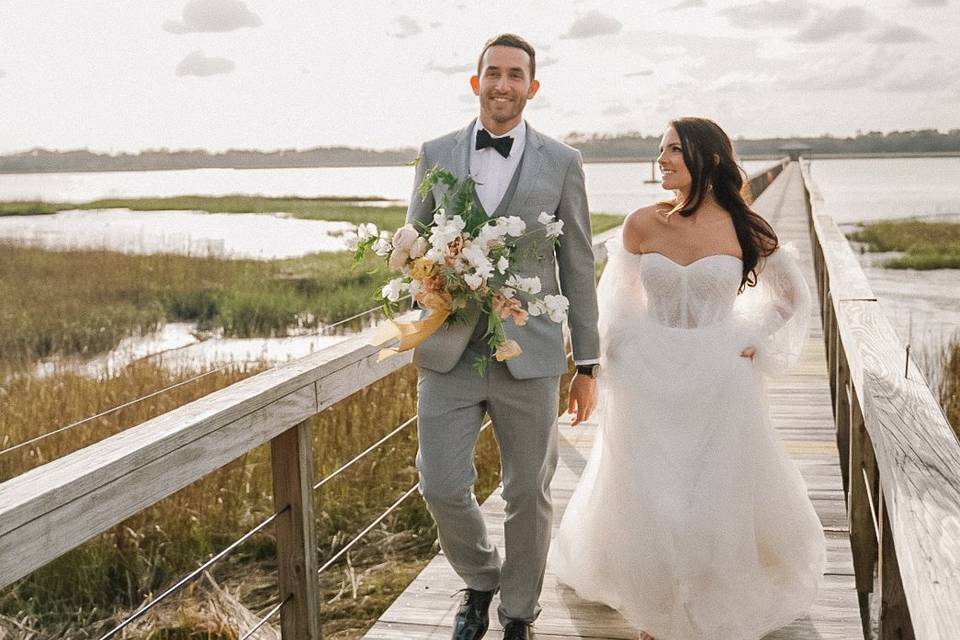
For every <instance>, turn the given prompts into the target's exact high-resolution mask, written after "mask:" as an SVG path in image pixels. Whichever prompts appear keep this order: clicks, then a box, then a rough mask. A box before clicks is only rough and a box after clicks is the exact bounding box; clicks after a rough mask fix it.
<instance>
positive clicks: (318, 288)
mask: <svg viewBox="0 0 960 640" xmlns="http://www.w3.org/2000/svg"><path fill="white" fill-rule="evenodd" d="M351 264H352V256H351V255H350V254H348V253H346V252H343V253H326V254H310V255H307V256H303V257H301V258H291V259H287V260H276V261H270V262H263V261H255V260H222V259H218V258H213V257H190V256H178V255H171V254H161V255H147V256H140V255H127V254H122V253H116V252H111V251H48V250H45V249H37V248H32V247H23V246H18V245H10V244H7V245H3V246H2V250H0V329H2V330H0V373H2V372H3V370H11V369H16V368H18V367H21V368H22V367H23V366H26V365H28V364H29V363H32V362H34V361H36V360H39V359H42V358H49V357H52V356H64V355H81V356H92V355H94V354H97V353H101V352H105V351H108V350H110V349H112V348H114V347H115V346H116V345H117V344H118V343H119V342H120V340H122V339H123V338H124V337H126V336H128V335H137V334H142V333H146V332H149V331H153V330H155V329H156V328H158V327H159V326H160V325H161V324H162V323H163V322H168V321H183V322H196V323H198V325H199V329H201V330H215V329H220V330H223V332H224V334H225V335H228V336H236V337H256V336H276V335H286V334H287V332H288V330H289V329H291V328H301V329H302V328H307V329H313V328H318V327H320V326H321V324H323V323H328V322H332V321H335V320H338V319H341V318H344V317H348V316H350V315H353V314H356V313H359V312H360V311H364V310H366V309H370V308H372V307H374V306H376V303H375V294H376V292H377V291H378V290H379V288H380V286H381V284H382V281H383V280H384V275H383V274H382V273H378V272H376V271H375V269H376V267H377V265H376V263H375V262H374V261H373V260H371V261H369V262H368V263H366V264H365V265H362V266H361V267H360V268H356V269H354V268H352V267H351Z"/></svg>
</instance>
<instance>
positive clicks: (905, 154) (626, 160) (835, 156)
mask: <svg viewBox="0 0 960 640" xmlns="http://www.w3.org/2000/svg"><path fill="white" fill-rule="evenodd" d="M734 144H736V143H734ZM782 157H784V156H783V155H781V154H744V155H742V156H740V159H741V160H749V161H755V160H770V161H776V160H779V159H780V158H782ZM809 158H810V159H811V160H814V161H815V160H817V159H822V160H858V159H869V158H960V151H915V152H910V151H890V152H878V153H867V152H862V153H812V154H810V155H809ZM655 159H656V158H655V157H651V156H624V157H613V158H589V157H587V158H584V160H583V161H584V163H585V164H618V163H619V164H646V163H649V162H652V161H654V160H655ZM409 164H410V163H408V162H363V163H356V164H318V165H313V166H301V165H295V166H291V165H276V166H268V167H235V166H220V167H189V168H187V167H184V168H172V167H171V168H163V169H145V168H136V167H130V168H126V167H119V168H102V167H95V168H76V169H71V170H69V171H64V170H62V169H50V170H39V171H38V170H35V169H31V170H5V169H0V175H31V174H33V175H37V174H46V173H131V172H135V173H139V172H147V171H149V172H154V171H199V170H204V169H232V170H234V171H262V170H274V169H359V168H366V167H403V166H407V165H409Z"/></svg>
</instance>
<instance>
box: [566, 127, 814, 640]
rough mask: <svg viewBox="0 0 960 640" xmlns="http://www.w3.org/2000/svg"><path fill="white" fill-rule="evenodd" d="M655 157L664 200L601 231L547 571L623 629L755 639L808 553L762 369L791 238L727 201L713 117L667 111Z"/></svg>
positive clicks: (801, 314) (791, 324) (805, 507)
mask: <svg viewBox="0 0 960 640" xmlns="http://www.w3.org/2000/svg"><path fill="white" fill-rule="evenodd" d="M658 162H659V163H660V169H661V171H662V173H663V188H664V189H671V190H673V191H674V192H675V194H676V197H675V198H674V199H673V200H671V201H670V202H661V203H657V204H653V205H650V206H647V207H644V208H642V209H639V210H637V211H635V212H633V213H632V214H630V216H628V217H627V219H626V221H625V223H624V226H623V234H622V240H621V241H616V240H614V241H611V242H610V243H609V244H608V255H609V259H608V262H607V266H606V268H605V270H604V272H603V276H602V278H601V280H600V284H599V287H598V296H599V301H600V335H601V348H602V355H601V371H602V373H601V389H602V391H601V393H602V396H603V403H604V404H605V407H606V409H605V412H604V414H603V420H602V422H601V425H600V429H599V430H598V435H597V438H596V441H595V443H594V447H593V451H592V453H591V455H590V459H589V461H588V463H587V466H586V469H585V470H584V472H583V475H582V477H581V480H580V483H579V485H578V486H577V489H576V491H575V492H574V495H573V497H572V498H571V500H570V503H569V505H568V506H567V510H566V513H565V514H564V517H563V521H562V523H561V525H560V528H559V531H558V533H557V542H556V547H555V552H554V556H553V558H552V564H553V569H554V571H555V572H556V574H557V576H558V577H559V579H560V581H561V582H562V583H565V584H567V585H569V586H570V587H572V588H573V589H575V590H576V591H577V593H578V594H579V595H580V596H581V597H583V598H585V599H588V600H594V601H599V602H603V603H606V604H608V605H609V606H611V607H614V608H616V609H618V610H619V611H620V612H621V614H622V615H623V616H624V617H625V618H626V619H627V620H628V621H629V622H630V623H631V624H633V625H634V626H635V627H637V629H638V630H640V634H641V638H654V637H655V638H656V639H657V640H694V639H708V638H709V639H710V640H750V639H755V638H761V637H763V636H764V635H766V634H767V633H769V632H770V631H772V630H774V629H777V628H779V627H782V626H784V625H786V624H788V623H790V622H791V621H793V620H794V619H795V618H797V617H800V616H802V615H804V614H805V613H806V612H807V611H808V609H809V608H810V606H811V604H812V602H813V599H814V596H815V595H816V591H817V584H818V582H819V579H820V576H821V575H822V573H823V568H824V561H825V542H824V537H823V532H822V529H821V526H820V520H819V518H818V517H817V514H816V512H815V511H814V509H813V506H812V505H811V503H810V501H809V499H808V498H807V493H806V487H805V484H804V482H803V479H802V478H801V476H800V473H799V472H798V470H797V468H796V467H795V465H794V464H793V462H792V461H791V460H790V459H789V458H787V456H786V454H785V452H784V450H783V447H782V445H781V443H780V442H779V440H778V438H777V436H776V434H775V433H774V431H773V428H772V426H771V424H770V418H769V412H768V407H767V402H766V394H765V391H764V383H763V377H764V375H765V374H769V373H771V372H773V371H777V370H779V369H781V368H783V367H784V366H786V365H788V364H790V363H792V362H795V361H796V360H797V359H798V358H799V354H800V349H801V347H802V345H803V343H804V342H805V340H806V335H807V322H808V320H809V317H810V306H809V305H810V294H809V292H808V289H807V285H806V283H805V282H804V280H803V277H802V276H801V274H800V271H799V268H798V266H797V264H796V261H795V258H794V256H793V255H792V247H789V246H784V247H778V240H777V236H776V234H775V233H774V231H773V229H772V228H771V227H770V225H769V224H767V223H766V222H765V221H764V220H763V219H762V218H761V217H760V216H758V215H757V214H755V213H754V212H753V211H751V210H750V208H749V207H748V206H747V204H746V203H745V202H744V200H743V198H742V197H741V195H740V189H741V187H742V185H743V176H742V172H741V170H740V168H739V167H738V165H737V164H736V160H735V158H734V155H733V148H732V145H731V143H730V140H729V138H728V137H727V135H726V134H725V133H724V132H723V130H722V129H720V127H718V126H717V125H716V124H715V123H714V122H712V121H710V120H706V119H700V118H681V119H679V120H674V121H672V122H671V123H670V127H669V128H668V129H667V131H666V133H665V134H664V136H663V139H662V141H661V145H660V156H659V158H658Z"/></svg>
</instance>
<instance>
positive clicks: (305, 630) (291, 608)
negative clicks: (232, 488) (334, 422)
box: [270, 421, 320, 640]
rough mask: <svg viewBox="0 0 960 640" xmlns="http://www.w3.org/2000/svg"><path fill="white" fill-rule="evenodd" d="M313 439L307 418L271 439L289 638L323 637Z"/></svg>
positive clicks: (283, 625)
mask: <svg viewBox="0 0 960 640" xmlns="http://www.w3.org/2000/svg"><path fill="white" fill-rule="evenodd" d="M312 443H313V439H312V438H311V437H310V423H309V422H307V421H304V422H301V423H299V424H298V425H296V426H295V427H293V428H292V429H288V430H286V431H284V432H283V433H281V434H280V435H279V436H277V437H275V438H274V439H273V440H271V441H270V464H271V468H272V473H273V504H274V509H275V510H276V512H277V513H279V514H281V515H280V517H279V518H277V520H276V536H277V565H278V570H279V574H280V576H279V580H278V585H279V590H280V601H281V602H284V601H285V602H286V604H284V605H283V608H282V609H281V610H280V629H281V632H282V634H283V638H284V640H320V584H319V579H318V574H317V569H318V566H317V530H316V524H315V519H314V515H313V450H312Z"/></svg>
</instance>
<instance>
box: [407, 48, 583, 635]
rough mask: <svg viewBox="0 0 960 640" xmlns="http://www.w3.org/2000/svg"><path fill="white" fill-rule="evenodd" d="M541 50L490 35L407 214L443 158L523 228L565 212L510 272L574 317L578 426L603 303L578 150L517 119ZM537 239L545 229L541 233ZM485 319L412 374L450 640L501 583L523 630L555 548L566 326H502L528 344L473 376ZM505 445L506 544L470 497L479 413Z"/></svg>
mask: <svg viewBox="0 0 960 640" xmlns="http://www.w3.org/2000/svg"><path fill="white" fill-rule="evenodd" d="M535 70H536V56H535V53H534V50H533V47H531V46H530V44H529V43H527V42H526V41H525V40H523V39H522V38H520V37H518V36H515V35H512V34H503V35H499V36H496V37H494V38H492V39H490V40H489V41H487V43H486V44H485V45H484V48H483V51H482V52H481V54H480V59H479V62H478V65H477V75H476V76H473V77H472V78H470V84H471V86H472V88H473V92H474V94H476V95H477V96H478V97H479V98H480V117H479V119H476V120H474V121H472V122H470V124H468V125H467V126H466V127H465V128H464V129H462V130H460V131H457V132H454V133H450V134H448V135H445V136H443V137H440V138H437V139H436V140H432V141H430V142H427V143H425V144H424V145H423V146H422V148H421V150H420V159H419V160H420V161H419V163H418V164H417V172H416V179H415V181H414V193H413V196H412V197H411V200H410V208H409V210H408V212H407V222H408V223H410V222H421V223H429V222H430V221H431V220H432V218H433V213H434V209H435V208H436V206H437V202H439V201H440V196H441V195H442V192H441V191H440V189H441V188H442V187H437V188H436V189H435V192H431V193H428V194H427V196H426V198H425V199H424V198H421V197H420V195H419V193H417V189H416V188H417V187H418V186H419V185H420V183H421V181H422V180H423V177H424V174H425V172H426V171H427V170H428V169H430V168H431V167H433V166H435V165H440V166H442V167H444V168H445V169H447V170H448V171H450V172H452V173H453V174H454V175H456V176H457V177H458V178H463V177H464V176H466V175H467V174H468V173H469V174H470V175H472V176H473V177H474V179H475V180H476V182H477V197H478V200H479V204H480V205H481V206H482V207H483V209H484V210H485V211H486V212H487V213H488V214H489V215H492V216H519V217H520V218H522V219H523V220H524V221H525V222H526V223H527V227H528V229H529V228H536V227H538V226H539V225H541V223H540V222H538V221H537V219H538V217H539V216H540V214H541V212H544V211H545V212H547V213H548V214H550V215H551V216H553V217H554V218H555V219H557V220H561V221H563V235H562V236H561V237H560V243H559V245H558V246H557V247H556V249H555V250H554V248H553V246H552V245H551V244H549V243H548V242H543V244H542V246H538V247H536V248H537V249H538V251H535V252H530V251H521V252H519V253H520V254H521V257H519V258H518V260H519V262H518V263H517V265H516V266H517V272H518V273H521V274H523V275H525V276H539V277H540V279H541V281H542V283H543V289H542V291H541V295H542V296H546V295H550V294H558V293H562V294H563V295H565V296H566V297H567V298H568V299H569V301H570V308H569V314H568V326H569V328H570V335H571V339H572V343H573V352H574V359H575V360H576V362H577V365H578V366H577V374H576V376H575V377H574V378H573V382H572V383H571V384H570V402H569V406H568V409H569V410H570V412H571V413H575V414H576V415H575V418H574V424H577V423H579V422H581V421H582V420H585V419H586V418H588V417H589V415H590V413H591V412H592V410H593V408H594V407H595V406H596V398H597V390H596V379H595V378H596V375H597V370H598V367H599V365H597V364H596V363H597V362H598V356H599V339H598V335H597V301H596V291H595V287H594V260H593V248H592V237H591V231H590V216H589V213H588V211H587V198H586V192H585V190H584V178H583V169H582V167H581V159H580V154H579V153H578V152H577V151H576V150H575V149H572V148H570V147H568V146H566V145H564V144H562V143H560V142H557V141H556V140H553V139H552V138H548V137H546V136H544V135H542V134H540V133H538V132H537V131H534V129H533V128H532V127H530V126H529V125H527V123H526V122H525V121H524V120H523V108H524V106H525V105H526V103H527V100H529V99H531V98H533V97H534V96H535V95H536V93H537V90H538V89H539V86H540V83H539V82H537V81H536V80H535V79H534V72H535ZM539 237H541V238H542V235H541V236H539ZM486 325H487V323H486V320H485V319H483V318H481V317H480V312H479V311H475V312H474V313H473V314H471V315H470V316H469V321H468V322H466V323H453V324H445V325H443V326H442V327H441V328H440V329H439V330H438V331H437V332H436V333H434V334H433V335H432V336H430V337H429V338H428V339H427V340H426V341H424V342H423V343H422V344H421V345H420V346H419V347H417V349H416V351H415V353H414V362H415V364H416V365H417V367H418V370H419V383H418V389H419V401H418V404H419V407H418V412H419V421H418V431H419V438H420V449H419V451H418V453H417V467H418V469H419V472H420V490H421V492H422V493H423V496H424V498H425V500H426V502H427V506H428V508H429V509H430V513H431V514H432V515H433V517H434V519H435V520H436V522H437V528H438V530H439V538H440V546H441V547H442V548H443V551H444V553H445V554H446V556H447V559H448V560H449V562H450V564H451V565H452V566H453V568H454V570H456V572H457V573H458V574H459V575H460V577H461V578H463V580H464V582H465V583H466V589H464V597H463V601H462V604H461V605H460V608H459V611H458V612H457V616H456V620H455V622H454V629H453V638H454V640H477V639H478V638H481V637H483V635H484V633H485V632H486V630H487V623H488V609H489V606H490V602H491V600H492V598H493V595H494V593H496V591H497V590H498V589H499V591H500V607H499V610H498V613H499V617H500V621H501V623H502V624H503V625H504V636H503V637H504V638H505V639H507V640H521V639H523V640H525V639H527V638H531V637H533V636H532V632H531V630H530V625H531V623H532V622H533V621H534V619H535V618H536V617H537V615H538V614H539V613H540V606H539V604H538V598H539V595H540V589H541V587H542V585H543V574H544V569H545V566H546V558H547V550H548V548H549V546H550V527H551V522H552V506H551V503H550V480H551V478H552V477H553V472H554V470H555V469H556V465H557V430H556V421H557V411H558V404H559V392H560V389H559V387H560V376H561V375H562V374H563V373H564V372H565V371H566V369H567V359H566V355H565V353H564V344H563V334H562V329H561V325H560V324H558V323H555V322H553V321H552V320H550V319H549V318H548V317H547V316H546V315H541V316H538V317H530V319H529V321H528V323H527V324H526V325H525V326H523V327H518V326H516V325H514V324H513V323H512V322H511V321H509V320H508V321H507V322H505V323H504V325H505V329H506V332H507V337H508V338H510V339H513V340H516V341H517V342H518V343H519V344H520V346H521V348H522V350H523V352H522V354H521V355H520V356H518V357H516V358H515V359H512V360H508V361H507V362H496V361H491V362H490V363H489V365H488V366H487V368H486V371H485V373H484V374H483V375H482V376H481V375H480V374H479V373H478V372H477V370H476V369H474V368H473V362H474V360H475V359H476V358H477V356H478V355H486V354H488V353H489V349H488V347H487V344H486V341H485V340H484V331H485V329H486ZM485 413H486V414H489V416H490V418H491V419H492V421H493V429H494V433H495V435H496V438H497V442H498V444H499V446H500V455H501V469H502V474H503V498H504V500H505V502H506V520H505V521H504V534H505V547H506V548H505V554H504V558H503V560H502V561H501V559H500V555H499V553H498V551H497V548H496V547H495V546H494V545H493V544H491V542H490V540H489V539H488V537H487V531H486V527H485V525H484V522H483V518H482V516H481V513H480V507H479V506H478V504H477V500H476V497H475V496H474V493H473V485H474V481H475V480H476V469H475V468H474V465H473V456H474V447H475V445H476V440H477V437H478V435H479V433H480V427H481V423H482V420H483V416H484V414H485Z"/></svg>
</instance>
